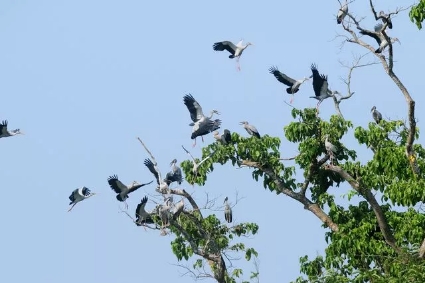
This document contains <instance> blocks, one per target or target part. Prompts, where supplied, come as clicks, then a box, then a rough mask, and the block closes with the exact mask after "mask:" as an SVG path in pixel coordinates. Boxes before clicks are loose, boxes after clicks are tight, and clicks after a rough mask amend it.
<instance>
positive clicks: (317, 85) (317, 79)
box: [311, 64, 328, 97]
mask: <svg viewBox="0 0 425 283" xmlns="http://www.w3.org/2000/svg"><path fill="white" fill-rule="evenodd" d="M311 72H312V73H313V90H314V94H315V95H316V96H317V97H319V96H320V93H321V91H322V89H324V88H326V89H327V88H328V77H327V76H325V75H321V74H319V71H318V70H317V67H316V65H315V64H311Z"/></svg>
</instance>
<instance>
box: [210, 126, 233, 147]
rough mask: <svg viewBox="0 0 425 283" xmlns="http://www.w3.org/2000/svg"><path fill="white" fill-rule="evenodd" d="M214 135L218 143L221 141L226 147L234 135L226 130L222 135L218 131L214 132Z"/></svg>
mask: <svg viewBox="0 0 425 283" xmlns="http://www.w3.org/2000/svg"><path fill="white" fill-rule="evenodd" d="M213 134H214V138H215V139H216V141H219V142H221V143H222V144H224V145H226V144H229V143H230V142H231V141H232V135H231V134H230V131H229V130H228V129H225V130H224V131H223V133H222V134H221V135H220V133H219V132H218V131H214V133H213Z"/></svg>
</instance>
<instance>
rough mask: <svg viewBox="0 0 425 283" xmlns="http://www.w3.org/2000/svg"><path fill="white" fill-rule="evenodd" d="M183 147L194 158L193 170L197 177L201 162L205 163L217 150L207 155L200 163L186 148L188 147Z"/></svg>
mask: <svg viewBox="0 0 425 283" xmlns="http://www.w3.org/2000/svg"><path fill="white" fill-rule="evenodd" d="M182 148H183V149H184V151H186V153H187V154H188V155H189V156H190V158H192V163H193V168H192V172H193V174H194V175H195V178H196V176H197V174H198V168H199V166H201V164H202V163H204V162H205V161H207V160H208V159H209V158H211V157H212V156H213V155H214V153H215V151H214V152H212V153H210V154H209V155H208V156H207V157H205V158H204V159H202V160H201V161H200V162H199V163H198V162H196V159H195V158H194V157H193V155H192V154H191V153H190V152H189V151H188V150H187V149H186V148H184V146H182Z"/></svg>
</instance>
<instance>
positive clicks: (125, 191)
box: [108, 175, 153, 209]
mask: <svg viewBox="0 0 425 283" xmlns="http://www.w3.org/2000/svg"><path fill="white" fill-rule="evenodd" d="M152 182H153V181H150V182H149V183H145V184H139V183H138V182H137V181H133V183H132V184H131V185H129V186H126V185H124V184H123V183H122V182H121V181H120V180H118V176H117V175H112V176H109V178H108V184H109V186H110V187H111V189H112V190H113V191H114V192H115V193H117V200H118V201H121V202H124V204H125V207H126V209H128V204H127V202H126V199H128V198H129V194H130V193H132V192H134V191H136V190H137V189H139V188H141V187H143V186H146V185H149V184H150V183H152Z"/></svg>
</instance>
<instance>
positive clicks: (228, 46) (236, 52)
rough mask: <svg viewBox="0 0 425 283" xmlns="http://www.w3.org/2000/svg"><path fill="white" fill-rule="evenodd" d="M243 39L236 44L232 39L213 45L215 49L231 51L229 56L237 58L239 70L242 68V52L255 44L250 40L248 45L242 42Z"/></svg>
mask: <svg viewBox="0 0 425 283" xmlns="http://www.w3.org/2000/svg"><path fill="white" fill-rule="evenodd" d="M242 42H243V39H241V40H240V41H239V42H238V43H237V44H236V45H234V44H233V43H232V42H230V41H221V42H216V43H214V45H213V49H214V51H224V50H227V51H229V52H230V55H229V58H230V59H233V58H236V67H237V69H238V71H240V70H241V66H240V65H239V58H240V57H241V55H242V52H243V51H244V50H245V49H246V48H247V47H248V46H250V45H254V44H252V43H251V42H248V43H247V44H246V45H243V44H242Z"/></svg>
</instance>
